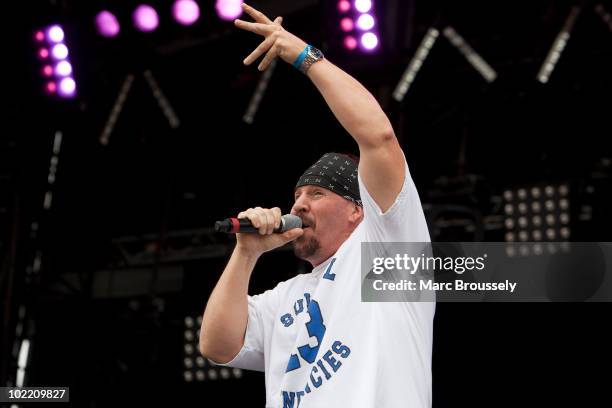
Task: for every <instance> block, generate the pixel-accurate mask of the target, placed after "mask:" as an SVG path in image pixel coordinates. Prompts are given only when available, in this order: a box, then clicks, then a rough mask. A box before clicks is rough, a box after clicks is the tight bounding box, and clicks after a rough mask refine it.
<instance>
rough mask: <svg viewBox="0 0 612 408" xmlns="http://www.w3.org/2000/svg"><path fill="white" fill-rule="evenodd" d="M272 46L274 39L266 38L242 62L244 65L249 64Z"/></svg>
mask: <svg viewBox="0 0 612 408" xmlns="http://www.w3.org/2000/svg"><path fill="white" fill-rule="evenodd" d="M273 44H274V38H273V37H268V38H266V39H265V40H264V41H262V43H261V44H259V46H258V47H257V48H255V50H254V51H253V52H252V53H251V54H249V56H248V57H246V58H245V59H244V61H243V62H244V65H249V64H251V63H252V62H253V61H255V60H256V59H257V58H259V57H260V56H261V55H263V53H264V52H266V51H268V50H269V49H270V47H272V45H273Z"/></svg>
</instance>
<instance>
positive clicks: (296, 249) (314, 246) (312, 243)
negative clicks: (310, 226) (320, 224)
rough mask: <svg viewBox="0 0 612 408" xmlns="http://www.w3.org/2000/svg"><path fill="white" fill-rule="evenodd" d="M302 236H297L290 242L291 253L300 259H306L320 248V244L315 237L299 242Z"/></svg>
mask: <svg viewBox="0 0 612 408" xmlns="http://www.w3.org/2000/svg"><path fill="white" fill-rule="evenodd" d="M301 240H302V238H301V237H300V238H298V239H296V240H295V241H293V242H292V243H291V244H292V245H293V253H294V254H295V256H297V257H298V258H300V259H308V258H310V257H312V256H313V255H314V254H315V253H316V252H317V251H318V250H319V249H320V248H321V244H320V243H319V241H318V240H317V239H316V238H314V237H313V238H308V239H307V241H306V242H305V243H303V242H299V244H298V241H301Z"/></svg>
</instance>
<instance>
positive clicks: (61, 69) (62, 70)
mask: <svg viewBox="0 0 612 408" xmlns="http://www.w3.org/2000/svg"><path fill="white" fill-rule="evenodd" d="M70 74H72V65H71V64H70V63H69V62H68V61H60V62H58V63H57V65H56V66H55V75H57V76H61V77H65V76H68V75H70Z"/></svg>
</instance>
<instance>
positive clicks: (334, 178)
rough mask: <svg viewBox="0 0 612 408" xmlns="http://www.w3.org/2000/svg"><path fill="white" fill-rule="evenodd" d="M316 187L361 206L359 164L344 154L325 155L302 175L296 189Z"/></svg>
mask: <svg viewBox="0 0 612 408" xmlns="http://www.w3.org/2000/svg"><path fill="white" fill-rule="evenodd" d="M305 185H315V186H319V187H323V188H325V189H327V190H330V191H333V192H334V193H336V194H338V195H340V196H342V197H344V198H346V199H347V200H349V201H352V202H354V203H355V204H357V205H359V206H361V205H362V204H361V197H360V196H359V185H358V183H357V163H356V162H355V160H353V159H352V158H350V157H349V156H347V155H345V154H342V153H325V154H324V155H323V157H321V158H320V159H319V161H317V162H316V163H315V164H313V165H312V166H310V167H309V168H308V170H306V171H305V172H304V174H302V176H301V177H300V179H299V180H298V182H297V184H296V185H295V188H298V187H301V186H305Z"/></svg>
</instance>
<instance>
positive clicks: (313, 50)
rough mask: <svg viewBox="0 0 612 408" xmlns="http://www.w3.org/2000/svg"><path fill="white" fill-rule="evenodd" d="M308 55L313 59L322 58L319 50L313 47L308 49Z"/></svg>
mask: <svg viewBox="0 0 612 408" xmlns="http://www.w3.org/2000/svg"><path fill="white" fill-rule="evenodd" d="M310 54H311V55H312V56H313V57H314V58H315V59H321V58H323V53H322V52H321V50H319V49H317V48H315V47H311V48H310Z"/></svg>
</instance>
